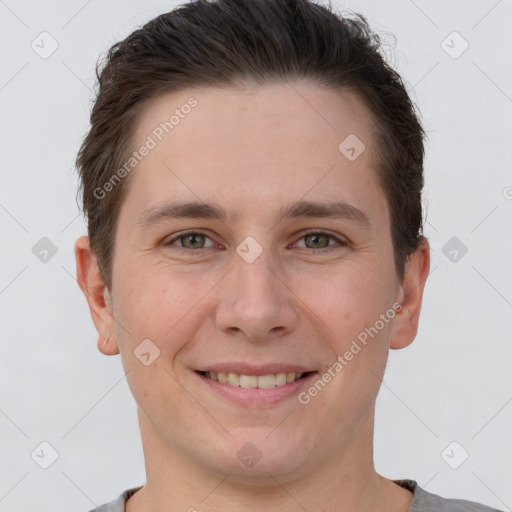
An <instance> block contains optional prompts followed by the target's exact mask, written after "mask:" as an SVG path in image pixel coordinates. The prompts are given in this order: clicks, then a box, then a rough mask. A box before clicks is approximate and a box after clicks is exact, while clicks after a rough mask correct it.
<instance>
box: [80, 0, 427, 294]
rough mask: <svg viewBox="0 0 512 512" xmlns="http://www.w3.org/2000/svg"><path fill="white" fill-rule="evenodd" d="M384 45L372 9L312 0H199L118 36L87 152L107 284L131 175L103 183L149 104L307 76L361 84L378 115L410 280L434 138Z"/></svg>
mask: <svg viewBox="0 0 512 512" xmlns="http://www.w3.org/2000/svg"><path fill="white" fill-rule="evenodd" d="M380 50H381V41H380V38H379V36H378V35H376V34H375V33H373V32H372V31H371V29H370V28H369V26H368V23H367V21H366V19H365V18H364V17H363V16H361V15H359V14H355V15H353V16H350V17H344V16H342V15H341V14H337V13H335V12H334V11H333V10H332V6H331V5H330V4H329V6H328V7H327V6H321V5H318V4H316V3H313V2H312V1H309V0H213V1H211V0H195V1H193V2H190V3H188V4H182V5H180V6H178V7H177V8H176V9H174V10H172V11H171V12H168V13H165V14H162V15H160V16H158V17H156V18H154V19H152V20H151V21H149V22H148V23H146V24H145V25H144V26H143V27H142V28H140V29H138V30H136V31H134V32H133V33H132V34H130V35H129V36H128V37H127V38H126V39H124V40H123V41H120V42H118V43H116V44H114V45H113V46H112V48H110V50H109V52H108V54H107V56H106V59H105V61H104V63H103V66H102V68H101V70H100V65H99V64H98V65H97V66H96V75H97V78H98V82H99V89H98V92H97V97H96V100H95V103H94V106H93V109H92V113H91V118H90V122H91V126H90V129H89V132H88V133H87V135H86V137H85V139H84V141H83V143H82V146H81V148H80V150H79V153H78V156H77V160H76V164H77V168H78V171H79V174H80V180H81V185H80V191H79V192H81V193H82V208H83V212H84V213H85V215H86V217H87V221H88V235H89V237H90V243H91V249H92V251H93V253H94V254H95V255H96V257H97V260H98V265H99V268H100V271H101V273H102V276H103V278H104V280H105V283H106V286H107V288H108V289H109V290H110V289H111V285H112V269H111V259H112V254H113V244H114V239H115V230H116V224H117V218H118V215H119V210H120V205H121V203H122V201H123V198H124V197H125V196H126V189H127V184H126V183H127V182H128V181H129V180H128V178H126V179H124V180H123V182H122V183H119V184H118V185H117V186H115V187H113V188H112V190H111V191H109V193H108V194H102V195H101V196H100V197H98V193H97V190H98V189H99V188H101V187H102V186H103V185H104V184H105V183H106V182H108V180H109V179H110V178H111V177H112V176H113V175H115V173H116V171H117V170H118V169H120V167H121V166H122V165H123V162H125V161H126V159H127V158H130V152H131V151H133V135H134V132H135V127H136V123H137V119H138V118H139V115H140V113H141V112H142V111H143V109H144V106H145V105H147V102H148V101H150V100H152V99H154V98H155V97H156V96H158V95H160V94H163V93H170V92H177V91H181V90H184V89H186V88H187V87H193V86H208V85H209V86H228V87H240V85H241V84H243V83H251V84H253V85H263V84H266V83H272V82H278V81H287V80H291V79H303V78H305V79H308V80H310V81H312V82H313V83H318V85H323V86H326V87H328V88H330V89H338V90H339V88H340V87H344V88H349V89H351V90H353V91H354V92H355V93H356V94H358V95H359V97H360V98H361V99H362V100H363V101H364V103H365V104H366V106H367V107H368V108H369V110H370V111H371V112H372V114H373V117H374V122H375V126H374V127H373V128H374V129H373V132H374V135H375V141H376V144H377V152H378V160H379V162H378V166H377V172H378V178H379V183H380V184H381V186H382V188H383V190H384V193H385V195H386V198H387V204H388V207H389V211H390V217H391V226H390V229H391V236H392V242H393V250H394V261H395V268H396V273H397V276H398V278H399V280H400V281H402V279H403V276H404V270H405V264H406V262H407V259H408V257H409V256H410V255H411V254H412V253H413V252H414V251H415V250H416V249H417V248H418V245H419V242H420V240H421V238H423V236H422V230H423V222H422V205H421V191H422V188H423V157H424V146H423V139H424V135H425V134H424V131H423V129H422V127H421V124H420V122H419V120H418V117H417V115H416V112H415V109H414V106H413V104H412V102H411V100H410V98H409V96H408V94H407V91H406V88H405V86H404V83H403V81H402V79H401V77H400V75H398V73H397V72H396V71H394V70H393V69H392V68H391V67H390V66H389V65H388V64H387V62H386V60H385V58H384V56H383V55H382V54H381V51H380ZM340 142H341V141H340ZM95 191H96V192H95Z"/></svg>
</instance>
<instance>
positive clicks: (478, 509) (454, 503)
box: [394, 480, 503, 512]
mask: <svg viewBox="0 0 512 512" xmlns="http://www.w3.org/2000/svg"><path fill="white" fill-rule="evenodd" d="M394 482H395V483H397V484H398V485H400V486H401V487H404V488H406V489H408V490H410V491H411V492H412V493H413V494H414V498H413V500H412V503H411V506H410V507H409V510H408V511H407V512H503V511H500V510H498V509H497V508H492V507H488V506H486V505H482V504H481V503H477V502H475V501H467V500H461V499H454V498H443V497H442V496H439V495H437V494H432V493H430V492H428V491H426V490H425V489H422V488H421V487H420V486H419V485H418V484H417V482H415V481H414V480H394Z"/></svg>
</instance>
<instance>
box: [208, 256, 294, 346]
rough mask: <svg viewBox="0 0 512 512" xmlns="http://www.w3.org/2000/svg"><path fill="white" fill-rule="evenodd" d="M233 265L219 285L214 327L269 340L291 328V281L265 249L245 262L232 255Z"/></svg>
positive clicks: (255, 339) (249, 338) (251, 338)
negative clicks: (253, 258)
mask: <svg viewBox="0 0 512 512" xmlns="http://www.w3.org/2000/svg"><path fill="white" fill-rule="evenodd" d="M233 264H234V266H235V268H234V269H233V270H232V271H231V272H229V274H228V276H226V279H225V280H223V283H222V287H221V289H219V293H220V300H219V305H218V308H217V314H216V322H217V327H218V328H219V329H220V330H222V331H223V332H226V333H227V334H230V335H235V336H238V337H240V338H244V339H246V340H249V341H258V342H263V341H269V340H271V339H275V338H276V337H281V336H284V335H286V334H289V333H290V332H293V331H294V329H295V328H296V326H297V323H298V319H299V311H298V308H297V306H296V304H295V302H294V297H295V296H294V294H293V291H292V290H293V285H291V283H287V282H286V281H287V279H286V276H284V272H283V271H282V270H281V271H280V270H279V266H278V265H275V264H273V262H272V261H271V257H270V256H269V255H268V254H267V252H266V251H263V253H262V254H261V255H260V256H259V257H258V258H256V260H254V261H253V262H252V263H248V262H247V261H245V260H244V259H242V258H241V257H239V256H238V255H234V261H233Z"/></svg>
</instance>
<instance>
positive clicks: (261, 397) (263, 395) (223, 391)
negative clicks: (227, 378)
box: [196, 372, 317, 407]
mask: <svg viewBox="0 0 512 512" xmlns="http://www.w3.org/2000/svg"><path fill="white" fill-rule="evenodd" d="M196 375H197V376H198V377H199V378H200V379H201V380H202V381H203V382H204V383H205V384H206V385H207V386H209V387H210V389H211V390H212V391H214V392H216V393H218V394H220V395H222V396H224V397H226V398H229V399H230V400H232V401H234V402H236V403H238V404H240V405H245V406H253V407H258V406H265V405H274V404H276V403H278V402H280V401H281V400H284V399H286V398H289V397H291V396H294V395H295V396H296V395H298V393H299V391H300V390H301V388H303V387H304V386H308V385H309V383H310V381H311V380H312V379H313V378H314V377H315V375H317V372H313V373H310V374H309V375H306V376H305V377H303V378H302V379H299V380H295V381H293V382H289V383H287V384H284V385H282V386H274V387H273V388H268V389H260V388H242V387H240V386H231V385H230V384H223V383H222V382H219V381H218V380H213V379H210V378H208V377H205V376H204V375H202V374H200V373H197V372H196Z"/></svg>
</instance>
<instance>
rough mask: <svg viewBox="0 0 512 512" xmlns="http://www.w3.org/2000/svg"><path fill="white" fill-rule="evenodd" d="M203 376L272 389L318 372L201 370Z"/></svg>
mask: <svg viewBox="0 0 512 512" xmlns="http://www.w3.org/2000/svg"><path fill="white" fill-rule="evenodd" d="M198 373H199V374H201V375H202V376H203V377H205V378H207V379H210V380H214V381H218V382H220V383H221V384H227V385H228V386H233V387H241V388H245V389H256V388H257V389H272V388H275V387H280V386H285V385H286V384H291V383H292V382H295V381H298V380H301V379H304V378H306V377H307V376H308V375H310V374H312V373H317V372H278V373H270V374H267V375H242V374H239V373H233V372H213V371H211V372H208V371H199V372H198Z"/></svg>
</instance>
